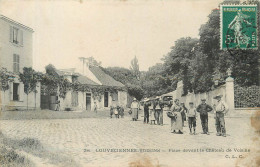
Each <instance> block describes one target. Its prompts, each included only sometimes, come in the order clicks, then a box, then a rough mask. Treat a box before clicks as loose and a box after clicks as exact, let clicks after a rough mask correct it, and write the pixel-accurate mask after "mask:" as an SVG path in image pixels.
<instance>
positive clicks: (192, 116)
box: [187, 102, 197, 135]
mask: <svg viewBox="0 0 260 167" xmlns="http://www.w3.org/2000/svg"><path fill="white" fill-rule="evenodd" d="M187 116H188V123H189V128H190V135H192V134H194V135H195V134H196V116H197V114H196V108H195V107H194V104H193V102H190V103H189V108H188V109H187ZM192 128H193V133H192Z"/></svg>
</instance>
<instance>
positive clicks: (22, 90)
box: [18, 83, 24, 101]
mask: <svg viewBox="0 0 260 167" xmlns="http://www.w3.org/2000/svg"><path fill="white" fill-rule="evenodd" d="M18 89H19V101H23V95H24V84H21V83H20V84H19V88H18Z"/></svg>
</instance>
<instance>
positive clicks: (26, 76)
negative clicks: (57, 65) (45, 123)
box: [19, 67, 41, 110]
mask: <svg viewBox="0 0 260 167" xmlns="http://www.w3.org/2000/svg"><path fill="white" fill-rule="evenodd" d="M19 78H20V80H21V81H22V82H23V84H24V93H25V94H26V95H27V110H28V95H29V93H31V92H34V98H35V108H36V93H37V90H36V87H37V82H38V81H39V80H40V78H41V74H40V73H38V72H36V71H34V70H33V69H32V68H31V67H29V68H28V67H24V68H23V73H20V75H19Z"/></svg>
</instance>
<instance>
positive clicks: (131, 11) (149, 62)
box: [0, 0, 221, 71]
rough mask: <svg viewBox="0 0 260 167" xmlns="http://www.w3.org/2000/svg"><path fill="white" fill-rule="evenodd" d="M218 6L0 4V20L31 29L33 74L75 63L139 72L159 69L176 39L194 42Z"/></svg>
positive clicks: (189, 1) (17, 0)
mask: <svg viewBox="0 0 260 167" xmlns="http://www.w3.org/2000/svg"><path fill="white" fill-rule="evenodd" d="M220 2H221V0H103V1H100V0H95V1H94V0H35V1H33V0H0V14H2V15H4V16H6V17H9V18H11V19H13V20H15V21H18V22H20V23H22V24H24V25H26V26H29V27H31V28H33V29H34V34H33V68H34V69H35V70H38V71H43V70H44V67H45V66H46V65H48V64H53V65H54V66H55V67H56V68H59V69H63V68H73V67H77V65H78V63H79V59H78V57H91V56H92V57H94V58H95V59H96V60H98V61H101V62H102V66H103V67H114V66H118V67H125V68H129V67H130V64H131V63H130V62H131V60H132V59H133V58H134V56H136V57H137V58H138V60H139V66H140V70H142V71H146V70H148V68H149V67H151V66H153V65H155V64H156V63H160V62H162V61H161V58H163V56H164V55H166V54H167V53H168V52H169V51H170V48H171V47H172V46H174V42H175V41H176V40H177V39H179V38H181V37H188V36H190V37H196V38H198V37H199V28H200V26H201V24H204V23H206V21H207V20H208V17H207V16H208V15H209V14H210V12H211V10H212V9H215V8H218V4H219V3H220Z"/></svg>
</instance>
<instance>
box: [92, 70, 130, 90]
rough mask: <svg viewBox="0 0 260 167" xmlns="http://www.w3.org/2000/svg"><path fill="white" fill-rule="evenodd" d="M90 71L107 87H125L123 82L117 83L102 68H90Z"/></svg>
mask: <svg viewBox="0 0 260 167" xmlns="http://www.w3.org/2000/svg"><path fill="white" fill-rule="evenodd" d="M89 69H90V71H91V72H92V73H93V74H94V75H95V76H96V78H97V79H98V80H99V81H100V82H101V83H102V85H105V86H116V87H125V85H123V84H122V83H121V82H118V81H116V80H115V79H114V78H112V77H111V76H110V75H108V74H106V73H105V72H104V71H103V70H102V69H101V68H99V67H97V66H90V67H89Z"/></svg>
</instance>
